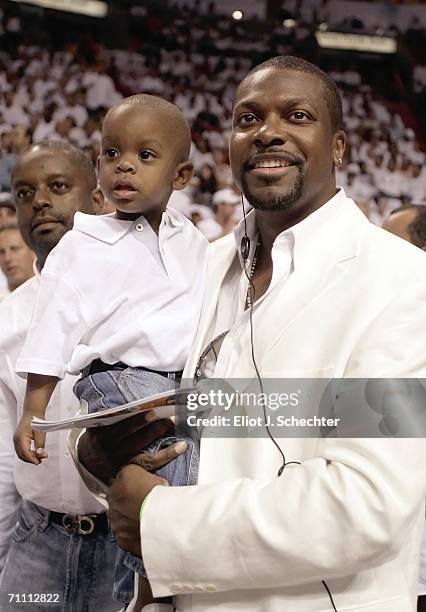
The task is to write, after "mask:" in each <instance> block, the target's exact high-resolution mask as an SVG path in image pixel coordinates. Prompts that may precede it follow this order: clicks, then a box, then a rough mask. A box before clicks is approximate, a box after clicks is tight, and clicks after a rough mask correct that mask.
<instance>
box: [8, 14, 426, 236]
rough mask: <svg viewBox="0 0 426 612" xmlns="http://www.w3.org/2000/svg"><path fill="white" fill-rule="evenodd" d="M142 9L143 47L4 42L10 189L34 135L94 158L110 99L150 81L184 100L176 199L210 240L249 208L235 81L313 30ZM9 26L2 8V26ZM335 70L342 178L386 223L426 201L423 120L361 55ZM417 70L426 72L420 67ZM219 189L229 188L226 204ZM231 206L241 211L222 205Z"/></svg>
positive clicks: (304, 43)
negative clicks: (406, 114) (384, 92)
mask: <svg viewBox="0 0 426 612" xmlns="http://www.w3.org/2000/svg"><path fill="white" fill-rule="evenodd" d="M138 17H139V18H141V19H143V20H144V23H145V26H146V27H148V28H150V31H151V34H152V39H149V40H148V41H147V40H145V42H144V45H143V48H142V52H141V51H140V50H133V49H132V48H130V47H131V45H130V44H129V48H126V49H125V48H120V49H108V48H106V47H105V46H103V45H102V44H100V43H95V42H94V41H93V40H92V41H91V43H90V49H89V51H87V48H86V51H87V52H86V53H83V52H82V48H81V45H80V46H79V45H78V44H76V43H75V44H73V43H68V44H66V45H63V46H62V48H60V49H53V48H48V47H41V46H39V45H37V44H35V43H33V42H29V41H28V40H26V39H25V38H23V37H19V36H18V37H17V38H16V39H15V42H16V44H15V45H14V46H13V45H12V47H11V48H9V47H10V46H9V47H8V46H7V45H5V48H9V52H6V51H3V52H0V91H1V92H2V94H1V98H0V136H1V156H0V185H1V190H2V191H8V190H9V188H10V172H11V168H12V167H13V164H14V162H15V160H16V156H17V155H19V153H20V152H21V151H23V150H25V148H26V147H28V145H29V144H30V143H31V142H36V141H39V140H42V139H46V138H54V139H63V140H69V141H71V142H73V143H74V144H76V145H78V146H79V147H81V148H82V149H83V150H84V151H85V152H86V153H87V155H88V156H89V157H90V158H91V159H92V160H93V161H95V160H96V157H97V155H98V151H99V142H100V129H101V124H102V119H103V116H104V114H105V112H106V110H107V109H108V107H110V106H111V105H112V104H114V103H115V102H117V101H118V100H119V99H121V98H122V97H123V96H126V95H130V94H133V93H138V92H142V91H143V92H145V93H151V94H154V95H160V96H163V97H165V98H167V99H169V100H171V101H173V102H175V103H176V104H177V105H178V106H179V107H180V108H181V110H182V111H183V113H184V115H185V116H186V118H187V119H188V121H189V123H190V125H191V129H192V148H191V158H192V159H193V161H194V164H195V176H194V179H193V181H192V182H191V184H190V186H189V188H187V189H186V190H185V192H180V193H179V194H176V195H175V197H173V198H172V204H173V205H174V206H175V207H177V208H179V209H180V210H181V211H182V212H184V213H185V214H187V215H188V216H189V217H192V218H193V220H194V222H196V223H198V224H199V225H200V227H201V228H203V226H204V227H209V228H210V229H209V239H214V238H217V237H218V236H220V235H221V234H222V233H224V232H225V231H228V230H229V228H230V227H232V225H233V223H235V222H236V221H237V220H238V219H239V218H240V217H241V210H240V208H241V205H240V204H239V203H238V199H237V200H236V198H235V192H233V187H232V176H231V172H230V168H229V160H228V138H229V133H230V127H231V121H232V115H231V107H232V100H233V96H234V92H235V88H236V85H237V83H238V82H240V81H241V79H242V78H243V77H244V75H245V74H246V73H247V72H248V70H249V69H250V68H251V67H252V65H253V61H254V57H256V58H257V60H258V61H259V60H261V59H264V57H265V56H267V55H269V56H270V55H277V54H286V53H297V54H302V53H303V50H304V49H307V48H308V47H309V44H310V43H309V40H310V30H309V28H304V27H303V25H302V27H300V28H298V30H297V31H296V32H295V31H293V30H292V31H290V30H288V31H286V30H285V28H282V27H280V28H278V26H277V27H276V28H275V29H274V30H273V31H272V32H269V33H268V36H267V37H265V36H263V35H262V27H261V24H260V25H259V29H258V30H257V31H252V32H251V33H248V31H247V28H242V27H240V26H239V24H238V23H237V22H234V21H233V20H230V19H229V18H227V17H220V16H216V17H215V18H214V19H211V20H210V21H208V22H206V21H204V22H203V21H202V20H201V18H200V19H198V18H197V17H196V16H194V14H193V13H191V14H190V15H189V20H190V21H189V22H188V21H187V19H186V17H185V15H181V16H179V13H176V14H175V16H174V17H173V19H171V20H170V19H169V20H168V21H161V19H160V20H158V19H157V20H156V19H151V20H150V18H149V14H148V13H147V11H146V10H145V9H141V13H140V14H139V15H138ZM207 23H208V25H206V24H207ZM203 24H204V25H203ZM12 25H13V29H14V32H13V34H17V33H18V34H19V20H18V22H16V20H15V21H14V22H13V24H12ZM8 28H9V29H10V24H9V25H8V23H6V22H5V17H4V16H3V25H2V30H3V32H4V33H7V29H8ZM9 33H10V32H9ZM171 41H173V43H172V42H171ZM253 54H255V55H253ZM423 71H424V69H423ZM330 75H331V76H332V77H333V78H334V80H335V81H336V83H337V84H338V86H339V89H340V91H341V94H342V98H343V105H344V118H345V129H346V131H347V134H348V148H347V153H346V156H345V160H344V165H343V166H342V168H341V169H339V172H338V184H340V185H341V186H343V187H344V188H345V190H346V192H347V194H348V195H349V196H350V197H352V198H353V199H354V200H355V201H356V202H357V203H358V205H359V206H360V207H361V208H362V209H363V210H364V212H365V214H366V215H367V216H368V217H369V218H370V220H371V221H373V222H374V223H377V224H381V223H382V221H383V219H384V217H386V215H387V214H388V213H389V212H390V210H392V209H394V208H397V207H398V206H400V205H401V204H409V203H422V202H424V201H425V199H426V172H425V169H424V165H425V164H424V162H425V154H424V152H423V151H422V148H421V146H420V143H419V139H418V136H417V135H416V134H415V132H414V131H413V129H412V128H410V127H407V126H406V125H405V124H404V122H403V120H402V118H401V116H400V115H399V114H398V113H396V112H393V110H392V106H391V105H389V104H388V103H387V100H386V99H384V98H383V97H382V96H381V95H379V94H378V92H377V91H375V89H374V88H372V86H371V84H369V83H367V82H364V80H363V77H362V76H361V73H360V71H359V69H358V68H357V66H356V64H354V65H352V66H347V65H346V66H344V67H342V66H340V65H339V63H335V66H334V68H333V69H332V70H330ZM414 79H415V81H416V83H420V84H421V83H423V81H424V75H423V72H422V67H421V66H419V67H418V68H417V69H416V72H415V74H414ZM423 86H424V85H423ZM217 192H220V193H221V194H222V195H221V196H220V197H221V198H222V200H223V198H224V201H221V202H220V203H219V205H218V196H217ZM215 194H216V195H215ZM219 199H220V198H219ZM223 205H226V206H228V207H229V206H231V207H232V208H233V212H232V211H231V210H230V209H229V210H228V211H227V214H225V215H224V214H223ZM213 227H215V228H216V230H217V231H216V232H213V231H212V228H213ZM221 227H222V230H221V229H220V228H221Z"/></svg>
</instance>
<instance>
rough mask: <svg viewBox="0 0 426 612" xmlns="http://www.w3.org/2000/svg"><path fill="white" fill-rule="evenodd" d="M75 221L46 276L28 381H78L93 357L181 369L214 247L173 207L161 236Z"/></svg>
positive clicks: (142, 227)
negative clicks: (71, 377)
mask: <svg viewBox="0 0 426 612" xmlns="http://www.w3.org/2000/svg"><path fill="white" fill-rule="evenodd" d="M114 215H115V213H111V214H109V215H103V216H100V217H95V216H92V215H85V214H83V213H76V215H75V218H74V229H72V230H71V231H70V232H68V233H67V234H66V235H65V236H64V237H63V238H62V240H61V241H60V242H59V244H58V245H57V246H56V247H55V249H54V250H53V251H52V252H51V254H50V255H49V257H48V258H47V261H46V263H45V266H44V268H43V272H42V274H41V281H40V291H39V292H38V296H37V302H36V306H35V309H34V314H33V318H32V322H31V326H30V330H29V332H28V336H27V339H26V342H25V345H24V348H23V351H22V353H21V356H20V358H19V359H18V362H17V364H16V369H17V371H18V372H20V373H26V372H34V373H37V374H45V375H51V376H58V377H59V378H62V377H63V376H64V375H65V374H66V373H69V374H77V373H78V372H80V371H81V370H82V369H83V368H84V367H85V366H86V365H88V364H89V363H91V362H92V361H93V360H95V359H98V358H99V359H102V361H104V362H105V363H110V364H112V363H116V362H118V361H122V362H124V363H126V364H127V365H128V366H130V367H140V366H143V367H147V368H150V369H152V370H161V371H166V372H167V371H170V372H173V371H177V370H182V369H183V366H184V365H185V361H186V358H187V356H188V352H189V348H190V346H191V343H192V340H193V338H194V336H195V331H196V329H197V324H198V319H199V314H200V309H201V302H202V298H203V291H204V280H205V267H206V255H207V241H206V239H205V238H204V236H203V235H202V234H201V233H200V232H199V231H198V230H197V229H196V228H195V227H194V225H193V224H192V223H191V222H190V221H189V220H188V219H186V218H185V217H184V216H183V215H181V214H180V213H178V212H177V211H175V210H173V209H167V211H166V212H164V213H163V216H162V221H161V224H160V229H159V234H158V237H157V235H156V234H155V232H154V231H153V230H152V228H151V226H150V225H149V223H148V222H147V221H146V220H145V218H144V217H143V216H140V217H138V218H137V219H136V220H135V221H127V220H120V219H117V218H115V216H114Z"/></svg>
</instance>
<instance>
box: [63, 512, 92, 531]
mask: <svg viewBox="0 0 426 612" xmlns="http://www.w3.org/2000/svg"><path fill="white" fill-rule="evenodd" d="M85 525H87V527H86V526H85ZM62 526H63V528H64V529H65V531H67V532H68V533H71V534H78V535H90V534H91V533H93V532H94V530H95V522H94V520H93V519H92V518H91V517H90V516H87V515H86V514H81V515H80V514H77V515H75V514H64V516H63V517H62Z"/></svg>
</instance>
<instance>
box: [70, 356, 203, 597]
mask: <svg viewBox="0 0 426 612" xmlns="http://www.w3.org/2000/svg"><path fill="white" fill-rule="evenodd" d="M112 367H114V368H115V369H112V370H108V371H107V372H96V373H95V374H90V375H87V374H88V372H89V368H85V369H84V370H83V371H82V377H81V378H80V379H79V380H78V381H77V383H76V384H75V386H74V393H75V395H76V396H77V398H78V399H79V400H80V401H81V400H84V401H86V402H87V406H88V412H89V413H92V412H99V411H100V410H106V409H107V408H114V407H116V406H121V405H122V404H125V403H127V402H132V401H134V400H138V399H143V398H145V397H148V396H150V395H154V394H155V393H162V392H164V391H169V390H171V389H175V388H176V387H177V386H178V383H177V382H176V381H175V380H174V379H173V378H168V377H167V376H163V375H161V374H158V373H157V372H152V371H150V370H144V369H142V368H118V367H117V368H116V367H115V366H112ZM182 439H184V440H185V441H186V442H187V444H188V448H187V450H186V451H185V453H184V454H183V455H179V457H177V458H176V459H174V460H173V461H171V462H170V463H169V464H167V465H165V466H164V467H162V468H160V469H159V470H157V472H156V474H158V475H159V476H161V477H162V478H165V479H166V480H168V481H169V483H170V484H171V485H175V486H186V485H193V484H196V482H197V476H198V465H199V442H198V440H194V439H193V438H191V437H190V436H189V435H188V437H186V436H182V435H180V436H179V437H176V436H174V435H173V434H172V435H170V436H169V437H167V438H163V439H160V440H156V441H155V442H153V443H152V444H150V445H149V446H148V447H147V448H144V449H141V452H149V453H155V452H157V451H159V450H160V449H162V448H165V447H166V446H169V445H170V444H173V443H174V442H177V441H179V440H182ZM134 572H137V573H138V574H139V575H140V576H146V572H145V568H144V566H143V563H142V559H141V558H140V557H136V556H135V555H132V554H131V553H128V552H126V551H124V550H121V549H118V553H117V558H116V563H115V579H114V593H113V594H114V598H115V599H116V600H118V601H121V602H123V603H128V602H129V601H130V600H131V599H132V597H133V583H134Z"/></svg>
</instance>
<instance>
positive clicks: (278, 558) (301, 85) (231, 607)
mask: <svg viewBox="0 0 426 612" xmlns="http://www.w3.org/2000/svg"><path fill="white" fill-rule="evenodd" d="M341 128H342V110H341V102H340V98H339V95H338V93H337V90H336V87H335V85H334V83H333V82H332V81H331V80H330V79H329V78H328V77H327V75H325V74H324V73H323V72H322V71H320V70H319V69H318V68H317V67H315V66H313V65H312V64H309V63H308V62H305V61H303V60H299V59H297V58H292V57H280V58H274V59H273V60H269V61H268V62H265V63H264V64H261V65H260V66H258V67H257V68H255V69H254V70H253V71H251V72H250V73H249V74H248V76H247V77H246V78H245V79H244V80H243V82H242V83H241V84H240V86H239V88H238V91H237V94H236V99H235V105H234V117H233V133H232V137H231V144H230V156H231V165H232V170H233V175H234V179H235V181H236V183H237V185H238V186H239V187H240V188H241V190H242V191H243V193H244V195H245V197H246V199H247V200H248V202H249V203H250V204H251V205H252V206H253V208H254V210H253V211H252V212H250V213H249V214H248V215H247V234H248V236H249V238H250V242H251V248H250V253H249V256H248V261H247V263H246V266H247V271H250V273H251V276H252V279H251V280H252V282H253V285H254V292H253V291H250V290H249V289H248V281H247V279H246V276H245V274H244V272H243V265H244V261H243V257H242V255H241V241H242V238H243V236H244V233H245V231H244V223H242V224H240V226H239V227H238V228H237V230H236V232H235V235H230V236H226V237H225V238H223V239H221V240H219V241H217V242H215V243H214V244H213V245H212V247H211V257H210V265H209V271H208V287H207V292H206V296H205V303H204V309H203V313H202V316H201V320H200V324H199V328H198V333H197V337H196V339H195V342H194V346H193V349H192V353H191V356H190V359H189V360H188V363H187V366H186V370H185V376H186V377H187V378H191V377H192V376H193V375H194V373H195V372H196V370H197V361H198V358H199V356H200V354H201V353H202V351H203V350H204V349H205V347H206V346H207V345H208V344H209V343H210V342H211V341H212V340H213V339H214V338H215V337H216V336H217V335H219V334H221V333H222V332H224V331H227V330H229V331H228V334H227V335H226V337H225V340H224V341H223V344H222V347H221V349H220V353H219V356H218V360H217V364H216V370H215V375H218V376H221V377H227V378H237V377H239V378H245V379H256V372H255V366H254V362H253V356H252V350H251V349H252V344H251V339H250V335H251V326H250V303H251V302H252V303H253V310H252V330H253V347H254V352H255V357H256V365H257V367H258V370H259V373H260V376H261V377H263V378H268V377H271V378H290V377H300V378H302V377H306V378H321V377H336V378H343V377H348V378H375V377H383V378H392V377H415V378H420V377H425V375H426V351H425V344H426V342H425V340H426V331H425V330H426V327H425V324H424V322H425V319H426V317H425V315H426V281H425V279H426V257H425V254H424V253H422V252H421V251H420V250H418V249H416V248H414V247H413V246H411V245H409V244H407V243H406V242H404V241H402V240H400V239H398V238H396V237H395V236H392V235H390V234H389V233H387V232H384V231H383V230H381V229H379V228H377V227H375V226H373V225H372V224H370V223H369V222H368V220H367V219H366V218H365V217H364V215H363V214H362V213H361V212H360V211H359V209H358V208H357V206H356V205H355V204H354V202H352V200H350V199H348V198H347V197H346V196H345V194H344V192H343V191H342V190H337V189H336V183H335V168H336V166H339V165H340V163H341V162H342V158H343V155H344V149H345V135H344V132H343V131H342V129H341ZM278 443H279V445H280V447H281V449H282V450H283V451H284V452H285V456H286V459H287V462H290V461H292V462H299V464H297V465H296V464H292V465H291V466H290V465H288V466H287V467H286V469H284V471H283V472H282V474H281V476H278V475H277V472H278V471H279V468H280V466H281V465H282V457H281V455H280V453H279V452H278V449H277V447H276V446H275V445H274V444H273V443H272V442H271V440H270V439H269V438H268V437H267V436H265V437H263V438H252V439H250V438H245V439H235V438H233V439H223V438H221V439H212V438H202V439H201V457H200V471H199V484H198V485H197V486H193V487H166V486H161V485H163V484H164V482H163V481H162V480H160V479H159V478H158V477H157V476H155V475H154V474H150V473H149V472H147V471H145V470H143V469H142V468H140V467H138V466H135V465H130V466H126V467H125V468H123V469H122V470H121V472H120V473H119V475H118V478H117V479H116V481H115V483H114V484H113V486H112V487H111V489H110V496H109V502H110V517H111V521H112V524H113V528H114V530H115V532H116V534H117V537H118V541H119V543H120V545H121V546H123V547H124V548H127V549H129V550H132V551H133V552H136V551H139V552H140V543H141V542H142V555H143V559H144V563H145V567H146V568H147V574H148V578H149V581H150V584H151V587H152V591H153V594H154V596H156V597H164V596H170V595H176V596H177V597H176V598H175V601H176V604H175V605H176V608H177V610H183V611H185V612H189V611H192V612H207V611H209V612H211V611H213V610H215V611H216V610H217V611H218V612H219V611H220V612H234V611H237V610H238V611H244V612H328V611H332V610H338V611H339V612H343V611H348V610H351V612H355V611H361V610H362V612H410V611H412V612H414V610H415V600H416V588H417V575H418V560H419V547H420V534H421V528H422V524H423V518H424V499H425V494H426V445H425V443H424V440H423V439H420V438H418V439H402V438H400V439H397V438H394V439H391V440H389V439H368V438H350V439H349V438H346V439H345V438H340V439H339V438H327V439H307V438H303V439H300V438H299V439H289V438H287V439H279V440H278ZM139 536H140V538H139ZM328 591H330V593H329V592H328Z"/></svg>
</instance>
